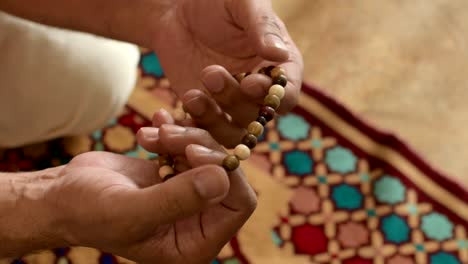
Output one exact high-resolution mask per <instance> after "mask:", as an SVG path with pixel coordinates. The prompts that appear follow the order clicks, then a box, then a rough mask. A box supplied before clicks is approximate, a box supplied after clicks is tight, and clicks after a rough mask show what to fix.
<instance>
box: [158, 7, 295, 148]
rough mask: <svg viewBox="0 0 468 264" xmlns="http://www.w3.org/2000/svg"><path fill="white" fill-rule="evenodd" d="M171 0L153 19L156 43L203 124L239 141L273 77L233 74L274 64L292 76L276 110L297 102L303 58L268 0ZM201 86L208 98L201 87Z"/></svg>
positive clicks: (228, 140) (219, 136)
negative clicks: (243, 77)
mask: <svg viewBox="0 0 468 264" xmlns="http://www.w3.org/2000/svg"><path fill="white" fill-rule="evenodd" d="M163 1H164V0H163ZM166 3H167V4H166V5H163V6H165V9H164V12H163V13H162V15H161V13H158V17H154V19H153V20H151V19H150V21H158V22H157V23H154V30H153V32H154V33H153V34H152V36H153V37H154V39H153V45H152V47H153V48H154V49H155V50H156V52H157V54H158V56H159V58H160V60H161V63H162V65H163V68H164V70H165V74H166V76H167V77H168V78H169V79H170V81H171V84H172V89H173V90H174V91H175V92H176V94H177V95H178V96H179V97H180V98H181V99H182V101H183V103H184V105H185V106H186V108H187V110H188V111H189V113H190V114H191V116H192V117H193V118H194V121H195V123H196V125H197V126H198V127H201V128H203V129H206V130H208V131H209V132H210V133H211V134H212V135H213V137H214V138H215V139H216V140H217V141H218V142H220V143H221V144H224V145H225V146H228V147H231V146H234V145H235V144H236V143H238V142H239V141H240V138H241V137H242V136H243V134H244V133H245V132H244V128H245V127H246V126H247V125H248V124H249V123H250V122H251V121H253V120H255V119H256V118H257V114H258V109H259V105H261V104H262V103H263V98H264V96H265V95H266V94H267V93H268V88H269V87H270V86H271V80H270V78H268V77H266V76H264V75H260V74H252V75H250V76H248V77H247V78H245V79H244V80H242V82H241V83H240V84H239V82H237V80H236V79H235V78H233V77H232V76H231V74H236V73H241V72H249V71H253V72H255V71H257V70H258V69H260V68H262V67H265V66H270V65H272V64H274V65H279V66H281V67H282V68H284V69H285V70H286V73H287V77H288V80H289V82H288V84H287V87H286V95H285V97H284V98H283V100H282V102H281V106H280V108H279V109H278V113H280V114H282V113H286V112H288V111H289V110H291V109H292V108H293V107H294V106H295V105H296V104H297V101H298V97H299V92H300V87H301V83H302V70H303V61H302V57H301V55H300V53H299V51H298V49H297V47H296V45H295V44H294V42H293V41H292V39H291V37H290V36H289V34H288V32H287V29H286V27H285V25H284V23H283V22H282V21H281V20H280V19H279V18H278V16H277V15H276V14H275V12H274V11H273V9H272V4H271V1H270V0H216V1H215V0H198V1H189V0H167V1H166ZM200 72H201V82H200ZM204 88H206V90H207V91H208V92H209V94H210V95H211V96H207V95H206V94H205V93H203V92H202V91H201V90H204ZM191 89H196V90H191ZM189 90H191V91H189ZM188 91H189V92H188ZM187 92H188V93H187ZM213 99H214V100H213ZM224 113H227V114H229V115H230V116H231V117H232V120H231V119H229V118H227V117H226V115H225V114H224Z"/></svg>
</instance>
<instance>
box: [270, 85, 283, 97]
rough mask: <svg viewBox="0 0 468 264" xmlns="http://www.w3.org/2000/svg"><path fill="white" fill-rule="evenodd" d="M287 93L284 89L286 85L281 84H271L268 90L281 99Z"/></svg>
mask: <svg viewBox="0 0 468 264" xmlns="http://www.w3.org/2000/svg"><path fill="white" fill-rule="evenodd" d="M285 93H286V91H285V90H284V87H283V86H281V85H279V84H275V85H273V86H271V87H270V89H269V90H268V94H270V95H276V96H278V98H279V99H280V100H281V99H283V97H284V94H285Z"/></svg>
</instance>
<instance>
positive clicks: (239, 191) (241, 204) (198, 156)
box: [186, 145, 257, 237]
mask: <svg viewBox="0 0 468 264" xmlns="http://www.w3.org/2000/svg"><path fill="white" fill-rule="evenodd" d="M186 156H187V159H188V161H189V162H190V164H191V166H192V167H198V166H206V164H221V163H222V161H223V159H224V158H225V157H226V153H222V152H218V151H213V150H211V149H208V148H205V147H203V146H199V145H190V146H188V147H187V149H186ZM229 180H230V189H229V193H228V194H227V196H226V197H225V198H224V200H223V201H222V202H221V205H222V206H223V208H220V209H224V210H217V211H215V210H214V209H213V211H214V212H213V214H215V215H216V216H214V217H210V218H214V219H217V220H216V222H215V223H212V225H211V226H212V228H211V229H208V230H205V232H206V233H207V234H206V236H207V237H215V236H222V235H223V234H226V233H228V234H229V233H230V232H226V231H228V230H229V229H231V232H234V233H235V232H236V230H237V228H239V227H240V226H241V225H242V224H243V223H244V222H245V220H247V218H248V217H249V216H250V215H251V214H252V213H253V211H254V210H255V208H256V205H257V199H256V195H255V192H254V190H253V189H252V187H251V186H250V185H249V184H248V182H247V180H246V178H245V176H244V174H243V172H242V170H241V169H237V170H235V171H233V172H231V173H230V176H229ZM223 219H228V220H226V221H224V220H223ZM208 221H209V220H208Z"/></svg>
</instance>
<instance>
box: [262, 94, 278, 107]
mask: <svg viewBox="0 0 468 264" xmlns="http://www.w3.org/2000/svg"><path fill="white" fill-rule="evenodd" d="M263 102H264V104H265V105H266V106H269V107H271V108H273V109H275V110H276V109H278V107H279V106H280V103H281V100H280V99H279V97H278V96H276V95H271V94H269V95H267V96H266V97H265V100H264V101H263Z"/></svg>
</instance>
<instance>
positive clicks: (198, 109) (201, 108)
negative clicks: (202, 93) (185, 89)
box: [184, 97, 206, 117]
mask: <svg viewBox="0 0 468 264" xmlns="http://www.w3.org/2000/svg"><path fill="white" fill-rule="evenodd" d="M184 106H185V108H186V109H187V110H188V112H189V113H190V115H192V116H198V117H199V116H202V115H204V114H205V112H206V104H205V102H203V100H202V99H201V98H200V97H196V98H193V99H191V100H189V101H188V102H186V103H185V104H184Z"/></svg>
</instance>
